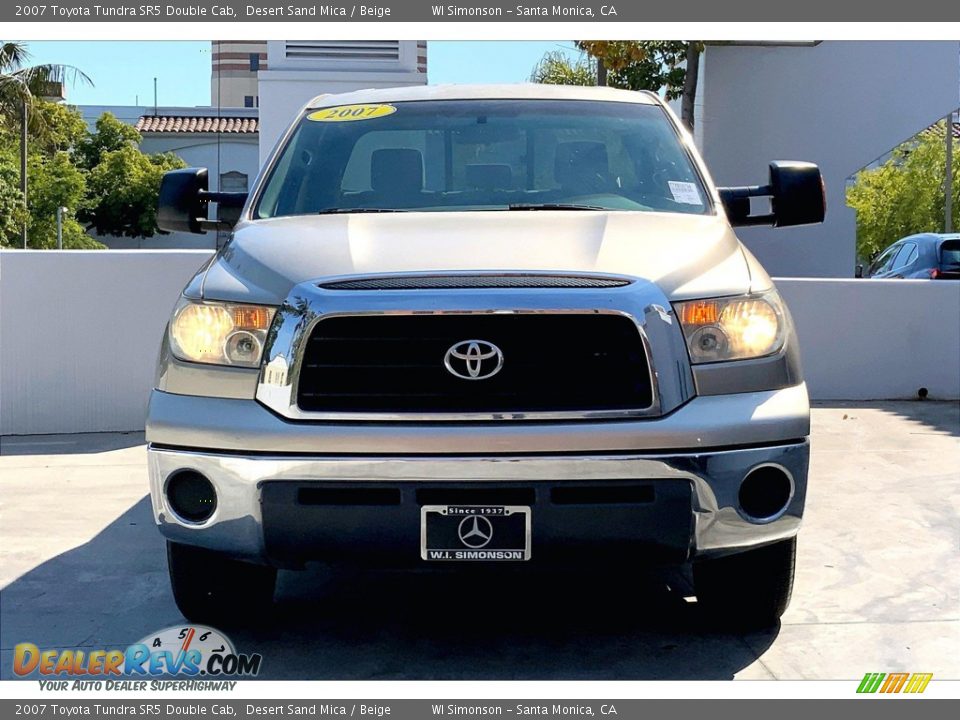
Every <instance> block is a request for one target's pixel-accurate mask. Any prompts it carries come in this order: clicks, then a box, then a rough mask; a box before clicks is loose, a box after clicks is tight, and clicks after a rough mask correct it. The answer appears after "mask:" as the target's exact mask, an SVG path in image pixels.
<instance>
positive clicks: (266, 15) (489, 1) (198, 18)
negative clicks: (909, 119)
mask: <svg viewBox="0 0 960 720" xmlns="http://www.w3.org/2000/svg"><path fill="white" fill-rule="evenodd" d="M693 20H697V21H702V22H724V21H726V22H756V21H764V22H898V23H900V22H951V21H952V22H956V21H960V3H950V2H943V0H913V2H910V3H903V2H893V0H874V1H873V2H865V1H863V0H857V1H854V0H846V1H845V2H844V1H841V2H837V1H836V0H806V2H803V3H788V2H770V1H769V0H724V1H723V2H716V0H686V2H683V3H665V2H662V1H661V0H644V1H640V0H619V1H618V0H603V2H590V1H589V0H584V1H581V2H569V1H565V2H547V1H546V0H541V2H539V3H536V2H510V1H508V2H503V0H478V1H477V2H454V3H450V2H443V0H393V1H392V2H391V1H390V0H371V1H370V2H368V3H354V2H336V1H334V2H329V3H314V2H302V1H296V0H295V1H294V2H283V1H282V0H272V1H271V0H267V1H264V0H216V1H214V2H212V1H211V0H193V1H192V2H191V1H189V0H186V1H185V0H177V1H176V2H159V3H149V2H148V3H142V2H137V1H136V0H126V1H124V0H63V2H59V1H58V2H56V3H49V2H43V1H42V0H41V2H14V3H7V2H4V3H3V5H2V7H0V22H5V23H9V22H44V23H46V22H61V23H63V22H65V23H70V22H131V21H135V22H305V21H306V22H518V21H519V22H594V21H595V22H690V21H693Z"/></svg>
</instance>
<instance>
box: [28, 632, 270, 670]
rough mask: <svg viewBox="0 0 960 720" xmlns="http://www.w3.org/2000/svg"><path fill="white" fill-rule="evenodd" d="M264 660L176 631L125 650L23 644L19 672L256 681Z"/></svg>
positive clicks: (207, 635) (216, 639) (216, 637)
mask: <svg viewBox="0 0 960 720" xmlns="http://www.w3.org/2000/svg"><path fill="white" fill-rule="evenodd" d="M262 662H263V656H261V655H260V654H259V653H252V654H243V653H238V652H237V651H236V650H235V649H234V646H233V643H232V642H231V641H230V639H229V638H227V636H226V635H224V634H223V633H222V632H220V631H219V630H216V629H214V628H211V627H206V626H203V625H176V626H173V627H168V628H165V629H163V630H161V631H159V632H157V633H152V634H150V635H148V636H147V637H145V638H143V639H142V640H140V641H139V642H136V643H134V644H132V645H129V646H127V647H126V648H125V649H120V648H104V649H96V650H41V649H40V648H39V647H37V646H36V645H35V644H33V643H28V642H27V643H19V644H18V645H16V646H15V647H14V651H13V672H14V673H15V674H16V675H17V676H20V677H25V676H28V675H32V674H34V673H36V674H39V675H40V676H41V677H43V678H45V679H46V678H70V679H73V680H78V679H81V678H82V679H89V680H99V679H103V680H110V679H115V678H124V679H128V678H133V679H135V678H137V677H141V678H155V677H164V676H181V677H182V676H187V677H190V678H197V677H201V676H202V677H204V678H222V677H224V676H237V675H239V676H244V677H253V676H256V675H257V674H258V673H259V672H260V665H261V663H262Z"/></svg>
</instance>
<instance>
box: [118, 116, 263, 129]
mask: <svg viewBox="0 0 960 720" xmlns="http://www.w3.org/2000/svg"><path fill="white" fill-rule="evenodd" d="M134 127H136V129H137V130H139V131H140V132H142V133H257V132H259V131H260V120H259V119H257V118H253V117H223V116H222V117H198V116H194V115H143V116H141V117H140V119H139V120H137V124H136V125H135V126H134Z"/></svg>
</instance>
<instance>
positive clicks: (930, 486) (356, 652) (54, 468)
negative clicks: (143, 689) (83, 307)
mask: <svg viewBox="0 0 960 720" xmlns="http://www.w3.org/2000/svg"><path fill="white" fill-rule="evenodd" d="M146 487H147V480H146V467H145V452H144V447H143V436H142V435H141V434H117V433H111V434H96V435H67V436H31V437H4V438H2V439H0V588H2V590H0V678H3V679H9V678H11V676H12V669H11V667H12V665H11V659H12V652H13V647H14V645H15V644H16V643H18V642H25V641H29V642H33V643H35V644H37V645H39V646H40V647H51V648H71V647H72V648H90V649H96V648H108V647H124V646H126V645H127V644H129V643H131V642H135V641H136V640H139V639H140V638H142V637H144V636H145V635H147V634H148V633H151V632H153V631H155V630H158V629H160V628H163V627H166V626H169V625H173V624H176V623H178V622H181V621H182V619H181V616H180V614H179V613H178V611H177V609H176V607H175V606H174V604H173V600H172V598H171V596H170V591H169V587H168V582H167V577H166V569H165V559H164V549H163V541H162V539H161V538H160V535H159V534H158V533H157V531H156V529H155V528H154V526H153V522H152V518H151V515H150V508H149V499H148V498H147V496H146ZM958 517H960V406H958V404H957V403H935V402H882V403H856V404H853V403H850V404H842V403H832V404H830V405H823V406H819V407H817V408H815V410H814V412H813V456H812V465H811V484H810V490H809V494H808V501H807V513H806V518H805V521H804V528H803V530H802V532H801V535H800V545H799V561H798V569H797V581H796V587H795V590H794V599H793V603H792V605H791V607H790V609H789V610H788V612H787V614H786V615H785V616H784V618H783V622H782V624H781V625H780V626H779V627H777V628H772V629H770V630H769V631H766V632H761V633H750V634H729V633H721V632H713V631H710V629H709V628H704V627H702V626H701V624H700V623H699V621H698V617H699V616H698V614H697V613H696V611H695V606H694V604H693V603H692V601H691V598H689V597H688V596H689V595H690V594H691V590H690V586H689V583H688V580H687V577H686V575H685V573H683V572H666V573H662V572H661V573H649V574H637V573H635V572H633V571H631V570H630V569H624V573H623V576H622V577H620V578H604V579H602V580H599V581H594V582H589V583H581V582H579V581H578V580H577V579H576V578H571V577H553V578H547V579H544V578H534V579H531V578H529V577H518V578H517V579H516V581H514V582H511V583H510V584H509V585H502V584H497V585H495V586H490V585H488V586H480V587H478V584H477V583H476V582H473V581H471V580H470V579H469V578H467V579H464V578H462V577H452V576H450V575H423V574H401V573H385V572H379V573H376V572H367V573H345V572H343V571H337V572H332V571H330V570H328V569H326V568H323V567H319V566H318V567H315V568H311V569H310V570H308V571H306V572H303V573H290V572H284V573H281V577H280V582H279V586H278V595H277V598H278V603H279V607H280V609H281V612H279V613H278V618H277V619H275V620H273V621H271V622H270V623H268V624H267V625H265V626H264V627H261V628H258V629H250V630H245V631H242V632H236V631H235V632H231V633H229V634H230V636H231V638H232V639H233V640H234V643H235V645H236V646H237V648H238V650H240V651H241V652H260V653H262V654H263V656H264V666H263V673H262V676H263V677H268V678H272V679H297V678H304V679H307V678H309V679H432V678H437V679H729V678H751V679H764V678H767V679H772V678H784V679H845V680H850V681H853V680H859V678H861V677H862V676H863V674H864V673H865V672H867V671H875V672H876V671H882V672H890V671H897V670H904V671H924V672H932V673H934V677H935V678H941V679H960V658H958V656H957V653H956V648H957V647H958V645H960V552H958V540H960V538H958V522H957V518H958Z"/></svg>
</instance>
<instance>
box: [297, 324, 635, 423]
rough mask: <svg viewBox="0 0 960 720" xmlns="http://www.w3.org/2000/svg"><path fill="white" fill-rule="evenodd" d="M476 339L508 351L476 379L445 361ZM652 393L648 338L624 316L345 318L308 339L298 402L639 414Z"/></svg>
mask: <svg viewBox="0 0 960 720" xmlns="http://www.w3.org/2000/svg"><path fill="white" fill-rule="evenodd" d="M472 340H477V341H479V342H480V344H481V345H483V343H488V344H490V345H491V346H495V347H496V348H498V349H499V350H500V351H501V352H502V368H501V369H500V370H499V371H498V372H496V373H495V374H492V375H491V376H490V377H487V378H485V379H481V378H470V377H469V375H468V374H467V373H463V375H466V377H462V376H458V375H457V374H455V373H454V372H452V371H451V370H450V369H449V368H448V367H447V366H446V364H445V358H446V357H447V356H448V352H449V351H450V349H451V348H452V347H454V346H457V345H458V343H462V342H464V341H472ZM483 347H486V345H483ZM653 396H654V392H653V387H652V380H651V372H650V367H649V358H648V357H647V350H646V348H645V346H644V342H643V338H642V336H641V334H640V332H639V330H638V328H637V325H636V323H635V322H634V320H633V319H632V318H630V317H628V316H626V315H623V314H619V313H596V312H594V313H472V314H428V315H417V314H409V315H407V314H403V315H341V316H333V317H325V318H322V319H320V320H319V322H317V323H316V324H315V325H314V327H313V330H312V332H311V333H310V335H309V337H308V338H307V340H306V344H305V347H304V351H303V359H302V362H301V364H300V374H299V381H298V383H297V395H296V402H297V406H298V407H299V409H300V410H301V411H302V412H304V413H308V414H309V413H364V414H366V413H370V414H386V415H396V414H405V413H414V414H418V415H420V414H427V415H429V414H432V413H438V414H464V415H470V414H474V413H485V414H490V415H503V416H514V415H524V414H527V413H534V414H543V413H579V412H585V411H590V412H593V411H627V410H637V411H639V410H644V409H647V408H649V407H651V405H652V404H653Z"/></svg>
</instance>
